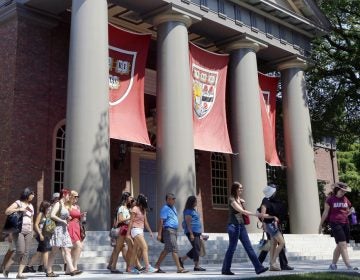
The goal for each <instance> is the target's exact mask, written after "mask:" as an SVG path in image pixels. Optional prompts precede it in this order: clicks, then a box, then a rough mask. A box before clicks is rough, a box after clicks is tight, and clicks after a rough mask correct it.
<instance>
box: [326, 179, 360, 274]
mask: <svg viewBox="0 0 360 280" xmlns="http://www.w3.org/2000/svg"><path fill="white" fill-rule="evenodd" d="M333 188H334V189H333V192H332V195H330V196H329V197H328V198H327V199H326V201H325V207H324V212H323V214H322V217H321V221H320V225H319V233H321V231H322V225H323V223H324V222H325V220H328V221H329V223H330V226H331V231H332V234H333V236H334V238H335V242H336V244H337V245H336V247H335V250H334V253H333V260H332V264H331V265H330V267H329V269H331V270H336V269H337V265H336V263H337V262H338V260H339V257H340V255H341V257H342V259H343V261H344V263H345V265H346V267H347V268H348V269H350V270H358V268H357V267H352V266H351V265H350V262H349V254H348V251H347V243H349V239H350V226H349V220H348V215H349V214H350V213H351V202H350V201H349V199H348V198H347V197H346V196H345V193H346V192H350V191H351V189H350V188H349V186H348V185H346V184H345V183H341V182H338V183H336V184H334V186H333Z"/></svg>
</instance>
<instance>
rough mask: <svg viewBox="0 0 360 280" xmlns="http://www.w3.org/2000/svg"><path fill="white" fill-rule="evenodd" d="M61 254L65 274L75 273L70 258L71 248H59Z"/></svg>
mask: <svg viewBox="0 0 360 280" xmlns="http://www.w3.org/2000/svg"><path fill="white" fill-rule="evenodd" d="M61 251H62V252H63V256H64V261H65V262H66V273H72V272H74V271H75V268H74V265H73V260H72V258H71V248H67V247H63V248H61Z"/></svg>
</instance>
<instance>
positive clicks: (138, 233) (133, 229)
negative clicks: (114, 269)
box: [126, 194, 156, 274]
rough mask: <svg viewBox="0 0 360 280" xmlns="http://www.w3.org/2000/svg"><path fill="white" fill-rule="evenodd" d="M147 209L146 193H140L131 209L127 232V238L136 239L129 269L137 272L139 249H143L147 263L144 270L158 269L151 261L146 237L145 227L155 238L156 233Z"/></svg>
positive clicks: (142, 253)
mask: <svg viewBox="0 0 360 280" xmlns="http://www.w3.org/2000/svg"><path fill="white" fill-rule="evenodd" d="M147 209H148V203H147V198H146V197H145V195H143V194H139V195H138V197H137V199H136V205H135V206H134V207H133V208H132V209H131V211H130V216H131V218H130V223H129V227H128V230H127V233H126V238H127V239H128V238H133V240H134V247H133V250H132V254H131V259H130V267H129V270H130V272H131V273H135V274H139V273H140V271H139V270H138V269H137V268H136V267H135V265H136V258H137V252H138V250H140V251H141V255H142V257H143V260H144V263H145V270H144V272H156V269H155V268H153V267H152V266H151V265H150V263H149V255H148V245H147V243H146V240H145V237H144V228H146V229H147V230H148V231H149V232H150V236H151V238H154V235H153V233H152V231H151V228H150V226H149V223H148V220H147V215H146V212H147Z"/></svg>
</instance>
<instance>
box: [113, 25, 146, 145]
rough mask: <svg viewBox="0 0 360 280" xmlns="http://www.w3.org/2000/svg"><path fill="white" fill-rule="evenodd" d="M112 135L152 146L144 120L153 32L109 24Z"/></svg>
mask: <svg viewBox="0 0 360 280" xmlns="http://www.w3.org/2000/svg"><path fill="white" fill-rule="evenodd" d="M108 27H109V104H110V106H109V127H110V138H115V139H121V140H126V141H131V142H137V143H142V144H147V145H150V141H149V136H148V131H147V127H146V121H145V109H144V78H145V64H146V58H147V53H148V47H149V43H150V38H151V35H150V34H138V33H132V32H128V31H125V30H123V29H121V28H119V27H116V26H114V25H112V24H109V26H108Z"/></svg>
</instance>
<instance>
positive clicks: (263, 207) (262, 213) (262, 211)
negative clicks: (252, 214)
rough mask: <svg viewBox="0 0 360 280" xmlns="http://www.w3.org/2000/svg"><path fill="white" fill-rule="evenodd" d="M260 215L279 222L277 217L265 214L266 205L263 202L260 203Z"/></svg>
mask: <svg viewBox="0 0 360 280" xmlns="http://www.w3.org/2000/svg"><path fill="white" fill-rule="evenodd" d="M261 217H263V218H274V219H275V222H277V223H278V222H279V219H278V217H276V216H271V215H269V214H266V206H265V205H264V204H262V205H261Z"/></svg>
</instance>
